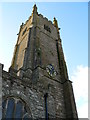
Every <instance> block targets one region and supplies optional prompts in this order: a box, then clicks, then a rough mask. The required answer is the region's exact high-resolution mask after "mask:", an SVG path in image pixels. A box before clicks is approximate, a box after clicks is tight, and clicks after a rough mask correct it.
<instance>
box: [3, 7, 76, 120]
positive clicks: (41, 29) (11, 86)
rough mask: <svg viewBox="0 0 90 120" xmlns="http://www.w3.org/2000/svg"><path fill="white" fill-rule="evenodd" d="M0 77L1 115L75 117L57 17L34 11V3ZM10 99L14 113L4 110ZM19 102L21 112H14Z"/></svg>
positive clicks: (4, 116) (35, 9)
mask: <svg viewBox="0 0 90 120" xmlns="http://www.w3.org/2000/svg"><path fill="white" fill-rule="evenodd" d="M2 78H3V82H2V83H3V85H2V94H3V101H5V100H6V101H7V103H5V104H6V105H3V118H6V116H13V117H15V116H20V115H21V117H22V118H23V119H24V116H26V115H28V116H26V117H27V118H28V117H29V118H33V119H39V118H46V119H49V118H66V119H67V118H72V119H73V118H78V117H77V110H76V105H75V100H74V95H73V89H72V82H71V81H70V80H69V78H68V73H67V67H66V62H65V59H64V54H63V49H62V44H61V38H60V34H59V28H58V23H57V20H56V19H55V18H54V21H53V23H52V22H51V21H49V20H48V19H47V18H45V17H43V16H42V15H41V14H38V12H37V7H36V5H34V7H33V11H32V15H31V16H30V17H29V19H28V20H27V21H26V23H25V24H24V23H22V25H21V26H20V31H19V33H18V39H17V43H16V46H15V50H14V55H13V59H12V64H11V66H10V68H9V71H8V72H6V71H4V70H3V74H2ZM45 95H46V96H45ZM10 100H11V101H15V104H14V107H13V111H14V113H12V111H11V113H8V112H7V109H8V107H9V104H11V103H10V102H9V101H10ZM12 103H13V102H12ZM21 104H23V107H22V106H21V108H23V109H22V110H21V108H20V107H19V109H20V110H21V111H23V112H22V114H21V113H17V111H18V110H17V108H18V106H19V105H21ZM24 109H25V110H26V112H25V113H24Z"/></svg>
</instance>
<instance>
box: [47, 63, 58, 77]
mask: <svg viewBox="0 0 90 120" xmlns="http://www.w3.org/2000/svg"><path fill="white" fill-rule="evenodd" d="M46 71H47V73H48V74H49V75H50V76H53V75H56V71H55V70H54V67H53V65H52V64H49V65H47V67H46Z"/></svg>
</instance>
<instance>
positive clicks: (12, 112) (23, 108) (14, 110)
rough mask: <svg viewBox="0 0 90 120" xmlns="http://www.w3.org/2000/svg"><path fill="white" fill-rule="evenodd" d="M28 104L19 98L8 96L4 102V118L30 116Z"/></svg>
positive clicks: (23, 119)
mask: <svg viewBox="0 0 90 120" xmlns="http://www.w3.org/2000/svg"><path fill="white" fill-rule="evenodd" d="M30 117H31V115H30V113H29V109H28V107H27V105H26V104H25V103H24V102H23V101H22V100H21V99H17V98H7V99H5V100H3V102H2V118H22V120H25V119H26V118H30Z"/></svg>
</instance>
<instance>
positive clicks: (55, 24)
mask: <svg viewBox="0 0 90 120" xmlns="http://www.w3.org/2000/svg"><path fill="white" fill-rule="evenodd" d="M53 24H54V26H55V27H56V28H57V32H58V38H59V39H60V34H59V30H60V28H59V27H58V22H57V20H56V18H55V17H54V20H53Z"/></svg>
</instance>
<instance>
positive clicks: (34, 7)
mask: <svg viewBox="0 0 90 120" xmlns="http://www.w3.org/2000/svg"><path fill="white" fill-rule="evenodd" d="M32 13H37V6H36V4H34V6H33V11H32Z"/></svg>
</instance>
